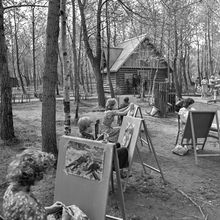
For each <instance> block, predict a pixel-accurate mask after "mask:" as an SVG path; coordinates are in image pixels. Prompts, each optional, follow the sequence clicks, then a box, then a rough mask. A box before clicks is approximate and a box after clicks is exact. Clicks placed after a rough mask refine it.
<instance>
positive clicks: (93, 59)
mask: <svg viewBox="0 0 220 220" xmlns="http://www.w3.org/2000/svg"><path fill="white" fill-rule="evenodd" d="M78 4H79V10H80V15H81V25H82V28H83V40H84V44H85V49H86V53H87V56H88V58H89V60H90V63H91V65H92V68H93V71H94V74H95V78H96V89H97V94H98V105H99V106H100V107H105V94H104V88H103V79H102V74H101V69H100V64H101V9H102V0H99V1H98V3H97V4H98V7H97V14H96V56H94V55H93V51H92V49H91V46H90V43H89V36H88V31H87V26H86V18H85V14H84V7H85V5H84V4H83V3H82V1H81V0H78Z"/></svg>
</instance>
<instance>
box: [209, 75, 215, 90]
mask: <svg viewBox="0 0 220 220" xmlns="http://www.w3.org/2000/svg"><path fill="white" fill-rule="evenodd" d="M215 82H216V80H215V76H214V75H211V77H210V79H209V92H210V93H211V94H212V92H213V90H214V87H215Z"/></svg>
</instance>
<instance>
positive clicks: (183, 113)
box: [178, 98, 194, 124]
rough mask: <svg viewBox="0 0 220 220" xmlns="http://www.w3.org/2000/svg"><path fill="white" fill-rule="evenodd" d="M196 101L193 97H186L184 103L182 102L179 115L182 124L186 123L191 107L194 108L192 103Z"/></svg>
mask: <svg viewBox="0 0 220 220" xmlns="http://www.w3.org/2000/svg"><path fill="white" fill-rule="evenodd" d="M193 103H194V100H193V99H191V98H188V99H185V100H184V102H183V104H182V108H180V110H179V112H178V115H179V116H180V121H181V122H182V124H185V123H186V121H187V118H188V114H189V110H190V109H192V110H193V109H194V108H191V105H192V104H193Z"/></svg>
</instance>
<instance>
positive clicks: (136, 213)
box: [0, 101, 220, 220]
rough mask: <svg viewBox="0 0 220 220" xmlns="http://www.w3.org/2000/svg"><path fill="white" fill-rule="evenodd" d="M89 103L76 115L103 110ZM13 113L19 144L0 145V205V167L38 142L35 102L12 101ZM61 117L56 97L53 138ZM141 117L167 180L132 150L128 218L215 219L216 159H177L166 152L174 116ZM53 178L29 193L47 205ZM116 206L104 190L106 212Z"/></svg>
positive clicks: (145, 153) (0, 187)
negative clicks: (13, 103) (142, 161)
mask: <svg viewBox="0 0 220 220" xmlns="http://www.w3.org/2000/svg"><path fill="white" fill-rule="evenodd" d="M137 104H140V105H141V107H142V110H143V112H144V110H146V108H148V106H146V103H137ZM95 106H96V102H94V101H88V102H86V103H85V104H83V105H82V106H81V108H80V115H89V116H91V117H92V118H93V119H94V120H95V119H98V118H102V116H103V112H92V111H91V109H94V108H95ZM196 106H197V107H198V108H201V107H202V108H208V109H210V108H218V106H217V107H216V106H214V107H210V105H206V104H204V103H202V104H200V103H196ZM73 112H74V111H73ZM13 114H14V125H15V130H16V135H17V136H18V137H19V139H20V142H18V143H15V144H13V145H10V146H6V145H5V144H3V143H2V142H1V143H0V172H1V177H0V194H1V196H0V198H1V200H0V205H1V204H2V196H3V193H4V190H5V188H6V187H7V183H5V176H6V168H7V165H8V163H9V161H10V160H11V158H12V156H13V155H14V154H16V153H17V152H19V151H20V150H21V149H22V148H23V147H28V146H35V147H38V148H39V147H40V142H41V103H40V102H32V103H25V104H15V105H14V106H13ZM63 117H64V116H63V106H62V101H59V102H58V103H57V134H58V139H59V136H60V135H62V132H63ZM144 119H145V122H146V124H147V128H148V131H149V134H150V137H151V140H152V142H153V145H154V148H155V150H156V152H157V156H158V159H159V162H160V165H161V167H162V170H163V173H164V176H165V179H166V180H167V184H166V185H164V184H163V181H162V179H161V176H160V175H159V174H157V173H155V172H152V171H150V170H147V174H144V172H143V168H142V166H141V165H140V163H139V158H138V157H137V155H136V154H135V158H134V159H135V162H134V165H133V167H132V177H130V178H129V185H128V187H127V190H126V192H125V203H126V204H125V205H126V211H127V216H128V219H132V220H140V219H143V220H146V219H147V220H148V219H150V220H153V219H154V220H157V219H158V220H180V219H182V220H186V219H187V220H191V219H192V220H194V219H201V220H202V219H203V220H205V219H208V220H219V219H220V212H219V211H218V209H219V207H220V189H219V182H220V160H219V157H209V158H199V165H198V166H196V165H195V162H194V156H193V153H192V152H190V153H189V154H188V155H186V156H183V157H181V156H177V155H174V154H172V152H171V150H172V149H173V147H174V142H175V138H176V133H177V120H176V117H175V116H169V117H168V118H156V117H150V116H147V115H146V114H144ZM76 132H77V128H76V127H74V126H72V134H73V135H74V134H76ZM215 143H216V140H214V139H211V138H210V139H208V142H207V144H206V146H205V149H211V150H214V151H217V150H218V149H217V148H216V147H215ZM138 146H139V148H140V150H141V153H142V154H141V155H142V157H143V159H144V161H146V162H147V163H149V164H151V165H155V161H154V158H153V157H152V155H151V154H150V153H149V149H148V147H147V146H141V145H140V142H138ZM155 166H156V165H155ZM54 178H55V173H53V174H50V175H49V176H47V177H46V179H45V180H44V181H42V182H41V183H40V184H39V185H37V186H36V187H34V193H35V194H36V195H37V197H38V198H39V199H40V200H41V201H42V203H43V204H45V205H50V204H51V203H52V202H53V190H54ZM187 197H188V198H187ZM190 199H191V200H190ZM193 202H194V203H193ZM197 205H198V206H199V207H198V206H197ZM119 208H120V207H119V203H118V200H117V193H115V194H112V193H110V197H109V201H108V208H107V212H108V214H113V215H115V216H120V209H119ZM201 210H202V211H201ZM203 214H204V216H203ZM206 216H208V218H206Z"/></svg>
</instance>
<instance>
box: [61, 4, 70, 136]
mask: <svg viewBox="0 0 220 220" xmlns="http://www.w3.org/2000/svg"><path fill="white" fill-rule="evenodd" d="M60 11H61V44H62V56H61V57H62V61H63V74H64V100H63V104H64V114H65V119H64V133H65V135H69V134H70V133H71V125H70V95H69V87H70V75H69V73H68V70H67V46H66V43H67V41H66V20H67V17H66V16H67V15H66V0H61V3H60Z"/></svg>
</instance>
